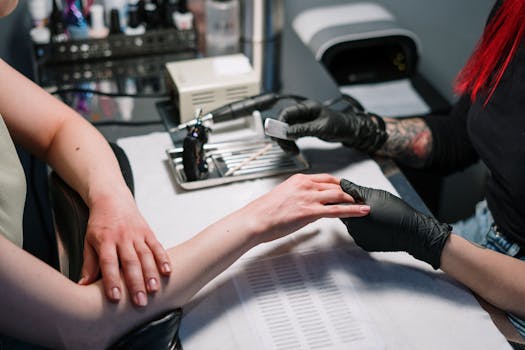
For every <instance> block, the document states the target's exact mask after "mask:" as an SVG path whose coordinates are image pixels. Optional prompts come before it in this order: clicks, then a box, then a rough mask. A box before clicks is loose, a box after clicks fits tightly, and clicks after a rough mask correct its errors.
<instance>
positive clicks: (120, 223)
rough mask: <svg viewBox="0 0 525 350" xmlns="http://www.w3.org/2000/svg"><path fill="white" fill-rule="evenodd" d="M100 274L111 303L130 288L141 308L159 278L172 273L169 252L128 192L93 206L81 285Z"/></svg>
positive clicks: (109, 197)
mask: <svg viewBox="0 0 525 350" xmlns="http://www.w3.org/2000/svg"><path fill="white" fill-rule="evenodd" d="M120 270H122V273H123V275H124V279H125V281H124V282H125V284H123V283H122V281H121V278H120ZM99 271H100V272H101V273H102V281H103V285H104V291H105V293H106V295H107V297H108V298H109V299H110V300H112V301H118V300H120V299H121V297H122V293H124V292H126V290H125V289H127V291H128V292H129V295H130V297H131V300H133V302H134V304H136V305H138V306H145V305H146V304H147V293H154V292H156V291H157V290H158V289H159V286H160V278H159V277H160V275H165V276H167V275H169V274H170V272H171V267H170V261H169V258H168V255H167V254H166V251H165V250H164V248H163V247H162V245H161V244H160V243H159V241H158V240H157V238H156V237H155V235H154V234H153V232H152V231H151V229H150V227H149V226H148V224H147V223H146V221H145V220H144V218H143V217H142V215H141V214H140V212H139V211H138V209H137V206H136V205H135V201H134V199H133V197H132V195H131V193H129V191H126V190H124V191H122V193H121V194H120V195H119V194H117V193H115V194H113V195H111V196H107V197H101V198H98V199H96V200H94V201H93V202H92V203H91V205H90V214H89V221H88V226H87V232H86V238H85V243H84V265H83V266H82V278H81V280H80V282H79V283H80V284H89V283H91V282H93V281H95V280H96V279H97V277H98V274H99Z"/></svg>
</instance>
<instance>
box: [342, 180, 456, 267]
mask: <svg viewBox="0 0 525 350" xmlns="http://www.w3.org/2000/svg"><path fill="white" fill-rule="evenodd" d="M341 188H342V189H343V190H344V191H345V192H346V193H348V194H350V195H351V196H352V197H353V198H354V200H355V201H356V202H358V203H362V204H367V205H370V214H369V215H367V216H364V217H358V218H357V217H356V218H345V219H341V220H342V221H343V223H344V224H345V225H346V227H347V229H348V232H349V233H350V235H351V236H352V237H353V238H354V240H355V242H356V244H357V245H358V246H360V247H361V248H363V249H364V250H366V251H369V252H377V251H383V252H384V251H406V252H408V253H410V254H411V255H412V256H414V257H415V258H416V259H419V260H422V261H425V262H427V263H429V264H430V265H432V267H433V268H434V269H436V270H437V269H438V268H439V267H440V265H441V252H442V250H443V247H444V246H445V242H446V241H447V238H448V236H449V235H450V231H451V230H452V227H451V226H450V225H448V224H443V223H440V222H439V221H437V220H436V219H435V218H433V217H431V216H427V215H425V214H423V213H421V212H419V211H417V210H415V209H414V208H412V207H410V206H409V205H408V204H406V203H405V202H404V201H403V200H401V199H400V198H398V197H396V196H394V195H393V194H391V193H389V192H387V191H383V190H376V189H373V188H368V187H361V186H358V185H356V184H354V183H352V182H350V181H348V180H345V179H343V180H341Z"/></svg>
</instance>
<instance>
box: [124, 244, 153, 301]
mask: <svg viewBox="0 0 525 350" xmlns="http://www.w3.org/2000/svg"><path fill="white" fill-rule="evenodd" d="M118 253H119V258H120V262H121V265H122V272H123V273H124V280H125V281H126V287H127V288H128V291H129V294H130V295H131V300H133V303H134V304H135V305H137V306H146V305H147V304H148V298H147V295H146V287H145V285H144V277H143V275H142V267H141V264H140V260H139V257H138V256H137V252H136V251H135V247H134V246H133V245H132V244H130V243H128V244H124V245H121V246H119V247H118Z"/></svg>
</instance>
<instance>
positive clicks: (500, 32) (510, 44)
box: [455, 0, 525, 105]
mask: <svg viewBox="0 0 525 350" xmlns="http://www.w3.org/2000/svg"><path fill="white" fill-rule="evenodd" d="M524 33H525V1H524V0H504V1H503V4H502V5H501V6H500V8H499V9H498V10H497V12H496V13H495V14H494V16H493V18H492V19H491V20H490V22H489V23H488V25H487V26H486V28H485V31H484V32H483V35H482V37H481V40H480V42H479V43H478V45H477V46H476V48H475V50H474V52H473V53H472V56H471V57H470V59H469V60H468V62H467V64H466V65H465V67H463V69H462V70H461V72H459V75H458V77H457V78H456V84H455V91H456V93H458V94H465V93H468V94H470V98H471V100H472V101H474V100H475V99H476V98H477V97H478V96H479V93H480V92H486V93H487V95H486V96H487V97H486V100H485V105H486V104H487V102H488V101H489V100H490V98H491V96H492V94H493V93H494V90H496V87H497V86H498V84H499V82H500V80H501V77H502V76H503V73H504V72H505V70H506V69H507V67H508V65H509V63H510V61H511V59H512V57H513V56H514V54H515V53H516V50H517V49H518V46H519V44H520V42H521V39H522V38H523V34H524Z"/></svg>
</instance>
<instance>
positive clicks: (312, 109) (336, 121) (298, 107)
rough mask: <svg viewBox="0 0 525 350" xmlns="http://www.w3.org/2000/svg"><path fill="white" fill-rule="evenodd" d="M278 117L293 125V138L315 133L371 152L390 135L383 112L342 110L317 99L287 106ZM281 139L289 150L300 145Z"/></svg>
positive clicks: (291, 135) (290, 129) (288, 134)
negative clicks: (337, 109) (381, 116)
mask: <svg viewBox="0 0 525 350" xmlns="http://www.w3.org/2000/svg"><path fill="white" fill-rule="evenodd" d="M278 119H279V120H281V121H283V122H285V123H287V124H289V125H290V128H289V130H288V132H287V136H288V137H290V138H294V139H297V138H300V137H304V136H313V137H317V138H319V139H321V140H324V141H328V142H342V143H343V144H345V145H346V146H348V147H353V148H356V149H358V150H360V151H364V152H368V153H373V152H375V151H377V150H378V149H379V148H380V147H381V146H382V145H383V144H384V143H385V141H386V139H387V137H388V135H387V133H386V131H385V124H384V123H383V122H382V121H383V120H382V119H381V118H380V117H379V116H376V115H372V114H369V113H366V112H364V111H361V110H357V109H352V110H350V111H347V112H340V111H336V110H333V109H331V108H329V107H327V106H324V105H323V104H321V103H319V102H317V101H313V100H306V101H301V102H298V103H297V104H295V105H292V106H289V107H286V108H284V109H283V110H282V111H281V112H280V113H279V116H278ZM278 143H279V145H280V146H281V147H282V148H283V149H284V150H285V151H287V152H291V153H294V150H295V149H296V146H295V144H294V143H293V142H291V141H285V140H278Z"/></svg>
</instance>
